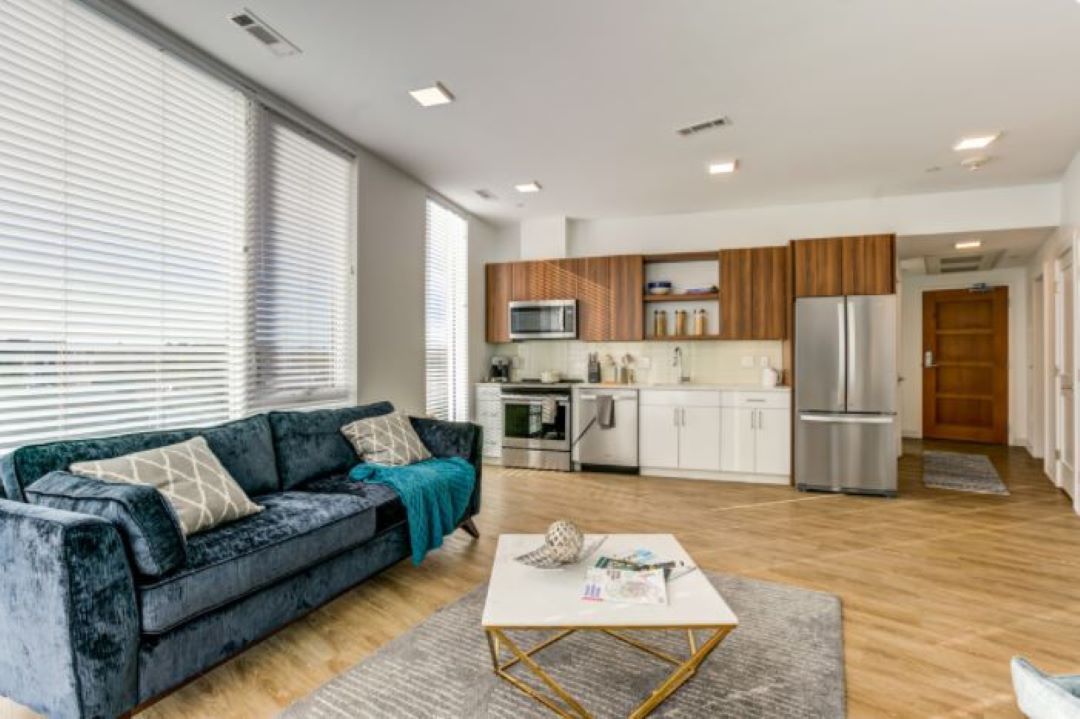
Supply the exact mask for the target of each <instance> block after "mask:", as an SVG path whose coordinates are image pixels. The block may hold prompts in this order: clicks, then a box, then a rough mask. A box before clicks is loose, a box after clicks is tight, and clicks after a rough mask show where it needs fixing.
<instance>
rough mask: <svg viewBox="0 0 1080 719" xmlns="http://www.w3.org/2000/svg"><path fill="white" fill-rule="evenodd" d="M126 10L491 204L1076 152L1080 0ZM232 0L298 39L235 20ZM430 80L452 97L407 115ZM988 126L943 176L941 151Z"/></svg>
mask: <svg viewBox="0 0 1080 719" xmlns="http://www.w3.org/2000/svg"><path fill="white" fill-rule="evenodd" d="M129 1H130V3H131V4H132V5H134V6H135V7H137V8H139V9H141V10H142V11H144V12H146V13H147V14H149V15H151V16H152V17H154V18H156V19H157V20H159V21H161V22H162V23H164V24H165V25H167V26H169V27H171V28H172V29H173V30H175V31H176V32H178V33H179V34H181V35H183V36H184V37H186V38H187V39H188V40H190V41H191V42H193V43H195V44H196V45H199V46H201V47H203V48H204V49H205V50H207V51H209V52H210V53H212V54H214V55H216V56H218V57H219V58H220V59H222V60H223V61H225V62H226V63H228V64H229V65H231V66H233V67H234V68H236V69H238V70H240V71H241V72H243V73H245V74H246V75H248V76H249V77H251V78H253V79H254V80H256V81H258V82H259V83H261V84H263V85H264V86H266V87H268V88H270V89H271V90H273V91H275V92H277V93H278V94H280V95H282V96H284V97H285V98H287V99H289V100H291V101H292V102H294V103H295V104H297V105H299V106H301V107H303V108H305V109H306V110H308V111H309V112H311V113H312V114H314V115H316V116H317V117H319V118H321V119H322V120H324V121H326V122H327V123H329V124H330V125H333V126H334V127H336V128H337V129H339V130H340V131H342V132H343V133H345V134H346V135H348V136H350V137H352V138H354V139H355V140H356V141H357V142H359V143H361V144H363V145H365V146H366V147H368V148H370V149H371V150H373V151H374V152H376V153H377V154H379V155H381V156H383V157H385V158H387V159H388V160H390V161H391V162H393V163H394V164H396V165H398V166H399V167H401V168H403V169H404V170H406V171H407V172H409V173H410V174H412V175H413V176H415V177H417V178H418V179H420V180H422V181H423V182H425V183H426V184H428V185H430V186H431V187H433V188H434V189H436V190H437V191H439V192H441V193H443V194H444V195H446V196H447V197H449V198H450V199H452V200H454V201H456V202H458V203H459V204H461V205H462V206H464V207H465V208H467V209H469V210H471V211H473V212H475V213H477V214H479V215H481V216H486V217H489V218H492V219H503V220H512V219H521V218H525V217H540V216H550V215H567V216H570V217H576V218H597V217H618V216H635V215H649V214H662V213H672V212H690V211H704V210H716V209H724V208H733V207H748V206H761V205H771V204H786V203H795V202H814V201H821V200H834V199H846V198H856V197H872V196H879V195H892V194H910V193H918V192H936V191H948V190H960V189H970V188H980V187H988V186H1002V185H1014V184H1023V183H1033V182H1042V181H1048V180H1056V179H1057V178H1058V177H1060V175H1061V173H1062V172H1063V171H1064V169H1065V166H1066V165H1067V164H1068V161H1069V160H1070V159H1071V157H1072V156H1073V155H1074V154H1075V152H1076V151H1077V150H1078V149H1080V123H1078V122H1076V118H1077V117H1080V83H1076V82H1070V81H1069V80H1068V78H1069V77H1070V73H1071V72H1072V70H1073V69H1074V68H1076V67H1080V42H1077V41H1076V37H1077V33H1078V32H1080V4H1078V3H1077V2H1076V0H1039V2H1032V0H948V2H942V0H904V1H903V2H897V1H896V0H799V2H792V1H791V0H754V2H740V1H739V0H665V1H664V2H656V1H649V0H589V1H588V2H581V1H580V0H547V1H546V2H523V1H514V0H457V1H455V2H446V1H445V0H443V1H440V0H392V1H388V0H309V1H308V2H297V1H296V0H235V2H234V3H223V2H221V0H186V1H185V2H175V0H129ZM241 3H246V7H248V8H249V9H250V10H252V11H253V12H255V13H256V14H257V15H259V16H260V17H261V19H262V20H264V21H265V22H267V23H268V24H269V25H271V26H272V27H274V28H275V29H276V30H278V31H280V32H281V33H282V34H284V35H285V36H286V37H287V38H288V39H289V40H290V41H292V42H293V43H295V44H296V45H298V46H299V47H300V48H301V49H302V50H303V53H302V54H300V55H296V56H292V57H284V58H279V57H275V56H274V55H273V54H271V53H270V52H269V51H268V50H267V49H266V48H264V47H262V46H260V45H259V44H258V43H256V42H255V41H254V40H253V39H251V38H249V37H248V36H247V35H245V34H244V33H243V32H242V31H241V30H239V29H238V28H237V27H235V26H233V25H232V24H231V23H230V22H228V20H227V19H226V16H227V15H228V14H230V13H232V12H236V11H239V10H241V9H242V8H243V7H244V5H242V4H241ZM436 80H438V81H441V82H442V83H443V84H445V85H446V86H447V87H448V88H449V89H450V90H451V91H452V92H453V93H454V95H455V96H456V97H457V100H456V102H454V103H453V104H450V105H444V106H440V107H435V108H428V109H422V108H420V107H419V106H418V105H417V104H416V103H415V102H414V101H413V100H412V99H411V98H410V97H409V95H408V93H407V91H408V90H411V89H415V88H419V87H424V86H427V85H431V84H433V83H434V82H435V81H436ZM718 116H727V117H729V118H730V119H731V121H732V124H731V126H730V127H726V128H721V129H716V130H711V131H707V132H703V133H700V134H698V135H696V136H693V137H689V138H684V137H680V136H679V135H677V134H676V132H675V131H676V129H677V128H679V127H682V126H685V125H690V124H693V123H697V122H701V121H704V120H708V119H711V118H715V117H718ZM995 130H1003V131H1004V132H1005V134H1004V136H1003V137H1002V138H1001V139H1000V140H999V141H998V142H997V143H995V144H994V145H993V146H991V148H990V154H991V155H992V156H993V160H992V161H991V162H990V163H989V164H988V165H986V167H984V168H983V169H982V170H980V171H978V172H969V171H967V170H963V169H961V168H959V167H958V161H959V160H960V159H961V155H960V154H959V153H955V152H953V151H952V150H951V146H952V144H953V143H955V142H956V141H957V140H958V139H959V138H960V137H961V136H962V135H966V134H973V133H978V132H984V131H995ZM729 158H738V159H739V161H740V165H741V166H740V169H739V171H738V172H737V173H735V174H734V175H729V176H714V177H710V176H709V175H708V174H707V172H706V170H707V166H708V164H709V163H710V162H712V161H718V160H724V159H729ZM933 167H937V168H940V169H938V170H936V171H929V172H928V171H927V170H928V168H933ZM534 179H535V180H538V181H539V182H540V183H541V185H543V188H544V189H543V191H542V192H540V193H538V194H536V195H529V196H524V195H519V194H517V193H516V192H515V191H514V190H513V185H514V184H517V183H521V182H526V181H528V180H534ZM478 189H484V190H488V191H490V192H491V193H493V194H494V195H495V198H494V199H483V198H481V197H479V196H477V195H476V193H475V191H476V190H478Z"/></svg>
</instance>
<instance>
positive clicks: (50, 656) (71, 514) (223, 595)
mask: <svg viewBox="0 0 1080 719" xmlns="http://www.w3.org/2000/svg"><path fill="white" fill-rule="evenodd" d="M392 410H393V406H392V405H390V404H389V403H387V402H380V403H377V404H372V405H366V406H361V407H351V408H346V409H338V410H319V411H313V412H270V413H269V414H263V415H257V416H254V417H249V418H247V419H243V420H239V421H235V422H230V423H228V424H224V425H219V426H216V427H210V428H199V429H188V430H177V431H167V432H151V433H144V434H131V435H123V436H118V437H108V438H104V439H88V440H74V441H64V442H55V443H51V444H44V445H35V446H29V447H24V448H21V449H18V450H16V451H15V452H13V453H11V454H8V455H7V456H5V457H3V458H2V459H0V480H2V487H3V490H2V492H0V694H2V695H4V696H7V697H9V698H11V699H14V700H15V701H17V702H19V703H21V704H24V705H26V706H29V707H31V708H33V709H35V710H37V711H40V712H43V713H45V714H47V715H49V716H60V717H114V716H119V715H124V714H127V713H130V712H131V711H132V710H133V709H135V708H136V707H137V706H139V705H141V704H144V703H146V702H148V701H149V700H151V699H153V698H155V697H158V696H159V695H161V694H163V693H164V692H167V691H168V690H170V689H172V688H174V687H176V686H178V685H180V684H182V683H183V682H185V681H186V680H188V679H190V678H192V677H194V676H196V675H197V674H199V673H200V672H203V671H205V670H207V669H209V668H210V667H213V666H214V665H216V664H218V663H220V662H222V661H223V660H225V659H227V658H229V657H230V656H232V655H234V654H236V653H238V652H240V651H241V650H243V649H244V648H245V647H247V646H248V645H250V644H252V643H254V642H256V641H258V640H259V639H261V638H263V637H265V636H267V635H268V634H270V633H272V632H273V631H275V630H276V629H278V628H280V627H282V626H283V625H284V624H286V623H288V622H290V621H292V620H294V619H296V618H297V617H299V616H301V615H303V614H305V613H307V612H309V611H311V610H312V609H314V608H316V607H318V606H319V605H321V604H323V603H325V602H327V601H328V600H330V599H331V598H333V597H334V596H336V595H338V594H340V593H341V592H343V591H345V590H346V589H348V588H350V587H351V586H353V585H355V584H357V583H358V582H360V581H362V580H364V579H365V578H367V577H370V576H371V575H373V574H375V573H376V572H378V571H380V570H382V569H384V568H386V567H388V566H390V565H392V564H394V563H396V562H398V561H400V560H401V559H403V558H405V557H408V556H409V538H408V528H407V525H406V523H405V511H404V507H403V506H402V504H401V502H400V501H399V500H398V498H397V496H396V495H395V494H394V493H393V491H392V490H390V489H389V488H388V487H385V486H382V485H358V484H357V483H355V482H352V481H350V480H349V479H348V477H347V473H348V471H349V469H350V468H351V467H352V466H354V465H355V464H356V462H357V459H356V456H355V454H354V452H353V449H352V447H351V446H350V445H349V443H348V442H347V441H346V440H345V438H344V437H342V435H341V433H340V432H339V431H338V429H339V427H341V426H343V425H345V424H348V423H349V422H352V421H354V420H356V419H360V418H363V417H370V416H375V415H380V414H385V413H387V412H390V411H392ZM412 422H413V426H414V428H415V429H416V430H417V433H418V434H419V436H420V438H421V440H422V441H423V442H424V444H425V445H426V446H427V448H428V450H429V451H431V453H432V454H433V455H435V456H437V457H451V456H459V457H464V458H466V459H468V460H469V461H470V462H472V464H473V465H474V466H475V467H476V475H477V484H476V491H475V492H474V493H473V496H472V499H471V501H470V506H469V508H468V509H467V510H466V513H465V516H464V517H462V526H464V527H465V528H466V529H467V530H469V531H470V533H473V534H474V536H475V526H474V525H473V524H472V521H471V517H472V516H473V515H475V514H476V513H477V512H478V511H479V508H480V471H481V464H480V448H481V443H482V436H481V430H480V428H479V427H478V426H476V425H474V424H469V423H453V422H440V421H436V420H430V419H420V418H414V419H413V420H412ZM195 435H202V436H203V437H205V438H206V440H207V442H208V444H209V445H210V448H211V449H212V450H213V451H214V454H215V455H217V457H218V458H219V459H220V460H221V462H222V464H223V465H224V466H225V467H226V468H227V469H228V470H229V472H230V473H231V474H232V476H233V477H234V478H235V479H236V480H237V482H238V483H239V484H240V485H241V486H242V487H243V488H244V490H245V491H246V492H247V493H248V494H249V495H250V496H251V497H252V498H253V499H254V501H256V502H257V503H258V504H260V505H262V506H263V507H265V509H264V510H263V511H262V512H260V513H258V514H255V515H252V516H249V517H245V518H243V519H240V520H239V521H236V522H233V523H231V524H226V525H222V526H220V527H217V528H215V529H212V530H209V531H207V532H203V533H200V534H196V535H193V536H191V537H188V538H187V541H186V543H180V544H181V546H180V547H178V548H169V547H167V548H166V550H165V551H162V550H160V548H159V549H158V551H157V553H156V554H155V553H154V552H152V551H149V550H148V547H147V546H146V545H145V543H144V542H142V541H141V539H140V537H142V536H144V534H143V533H146V532H151V533H152V532H153V531H154V527H153V526H145V525H146V522H143V524H142V525H138V526H136V525H132V524H130V523H129V524H127V525H125V523H124V521H122V520H121V519H120V517H122V516H123V517H130V516H131V512H130V510H132V508H133V507H134V506H135V505H140V507H141V509H140V511H139V512H136V513H135V514H136V515H137V516H143V517H145V516H149V517H151V518H152V517H153V516H154V515H153V511H154V507H153V506H152V505H153V503H154V502H160V500H159V499H158V497H159V495H157V492H156V491H154V490H152V489H149V488H145V487H142V488H138V490H139V491H142V492H143V493H142V494H139V493H138V492H134V493H129V494H125V495H122V496H121V495H115V496H113V495H109V494H102V493H100V492H94V491H93V487H91V491H90V492H87V491H86V489H87V485H86V484H85V482H90V481H92V480H84V479H81V478H76V477H73V476H72V475H68V474H67V473H66V471H65V470H66V469H67V467H68V466H69V465H70V464H71V463H72V462H77V461H82V460H92V459H101V458H106V457H114V456H118V455H122V454H127V453H130V452H136V451H140V450H144V449H150V448H153V447H159V446H164V445H167V444H173V443H176V442H182V441H184V440H186V439H189V438H191V437H193V436H195ZM37 482H41V485H39V487H45V486H46V485H47V486H48V487H50V489H49V491H48V492H47V493H45V494H41V492H35V490H34V484H35V483H37ZM80 482H81V483H83V484H82V485H80ZM101 484H103V483H98V485H95V486H100V485H101ZM79 486H81V487H82V491H81V493H80V492H75V491H74V490H75V489H77V488H78V487H79ZM108 486H109V485H106V487H108ZM125 486H130V485H125ZM147 489H149V494H147V493H146V492H145V491H144V490H147ZM41 491H42V492H44V491H45V490H41ZM46 500H48V501H46ZM80 502H92V503H96V504H93V505H86V504H79V503H80ZM57 503H59V504H57ZM140 503H141V504H140ZM143 504H144V505H145V506H142V505H143ZM58 506H63V507H76V508H77V507H84V508H85V507H88V506H94V507H95V512H94V513H93V514H90V513H82V512H79V511H70V510H69V509H59V508H57V507H58ZM103 507H104V508H105V509H107V510H108V511H102V508H103ZM113 510H115V517H114V515H113V513H111V512H113ZM147 512H149V514H148V513H147ZM167 514H168V513H167V512H166V515H167ZM151 524H152V522H151ZM184 544H186V546H184ZM173 549H175V550H176V551H180V552H181V556H174V554H175V553H174V551H173ZM172 566H175V568H174V569H171V571H166V572H165V573H164V574H160V573H159V572H158V571H155V569H161V568H166V569H167V568H169V567H172ZM147 572H148V573H149V574H159V576H148V575H147V574H146V573H147Z"/></svg>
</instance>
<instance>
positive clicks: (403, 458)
mask: <svg viewBox="0 0 1080 719" xmlns="http://www.w3.org/2000/svg"><path fill="white" fill-rule="evenodd" d="M341 433H342V434H343V435H345V438H346V439H348V440H349V442H351V443H352V446H353V448H354V449H355V450H356V453H357V454H358V455H360V457H361V458H362V459H363V460H364V461H365V462H371V463H372V464H387V465H402V464H412V463H413V462H421V461H423V460H425V459H430V458H431V453H430V452H428V451H427V447H425V446H424V443H423V442H421V441H420V437H419V435H417V434H416V430H414V429H413V427H412V423H411V422H409V418H408V417H406V416H405V415H403V414H401V413H400V412H391V413H390V414H383V415H379V416H378V417H368V418H367V419H358V420H356V421H355V422H352V423H351V424H347V425H345V426H344V427H342V428H341Z"/></svg>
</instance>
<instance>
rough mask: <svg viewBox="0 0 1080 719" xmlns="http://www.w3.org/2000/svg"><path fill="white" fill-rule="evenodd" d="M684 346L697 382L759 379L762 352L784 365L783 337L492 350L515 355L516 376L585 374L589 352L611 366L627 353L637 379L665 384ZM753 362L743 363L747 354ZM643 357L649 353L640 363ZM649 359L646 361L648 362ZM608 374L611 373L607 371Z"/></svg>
mask: <svg viewBox="0 0 1080 719" xmlns="http://www.w3.org/2000/svg"><path fill="white" fill-rule="evenodd" d="M676 347H682V351H683V358H684V361H685V362H686V368H687V369H688V370H689V373H690V379H691V381H693V382H701V383H708V384H726V383H732V384H756V383H757V382H759V381H761V358H762V357H766V358H767V361H768V363H769V365H770V366H771V367H774V368H776V369H782V362H783V343H782V342H779V341H746V342H733V341H710V340H697V341H692V342H577V341H569V340H536V341H532V342H514V343H509V344H500V345H492V348H491V349H492V354H498V355H503V356H506V357H511V358H515V365H516V366H515V368H514V373H513V378H514V379H515V380H516V379H520V378H522V377H539V376H540V373H541V372H544V371H556V372H560V373H561V374H562V375H563V376H565V377H573V378H578V379H585V377H586V374H587V369H588V368H587V364H588V356H589V353H590V352H598V353H599V354H600V361H601V366H602V367H605V372H606V371H607V369H606V368H607V364H606V362H605V359H606V357H607V356H610V357H611V358H612V359H613V360H615V362H616V363H617V362H618V361H619V359H620V358H621V357H622V356H623V355H630V357H631V358H633V361H632V363H631V365H630V366H631V367H633V368H634V369H635V373H636V375H637V381H638V382H639V383H642V384H666V383H669V382H675V381H676V380H677V379H678V371H677V370H676V368H675V366H674V364H673V358H674V350H675V348H676ZM744 357H749V358H750V366H749V367H744V366H743V358H744ZM642 358H647V360H648V361H647V362H646V363H642V362H641V360H642ZM645 364H647V365H649V366H648V367H645V366H644V365H645ZM604 379H605V380H607V379H608V377H607V376H606V374H605V377H604Z"/></svg>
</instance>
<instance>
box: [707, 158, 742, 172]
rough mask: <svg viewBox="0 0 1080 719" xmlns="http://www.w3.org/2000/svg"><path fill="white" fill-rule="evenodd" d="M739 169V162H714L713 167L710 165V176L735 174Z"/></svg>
mask: <svg viewBox="0 0 1080 719" xmlns="http://www.w3.org/2000/svg"><path fill="white" fill-rule="evenodd" d="M738 167H739V161H738V160H727V161H725V162H714V163H712V164H711V165H709V174H710V175H727V174H729V173H732V172H735V170H736V169H738Z"/></svg>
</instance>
